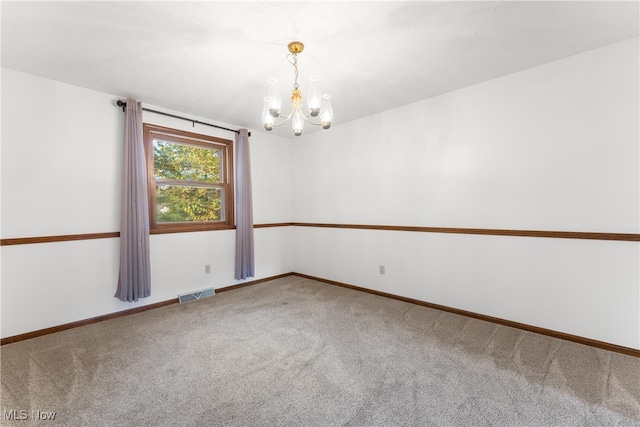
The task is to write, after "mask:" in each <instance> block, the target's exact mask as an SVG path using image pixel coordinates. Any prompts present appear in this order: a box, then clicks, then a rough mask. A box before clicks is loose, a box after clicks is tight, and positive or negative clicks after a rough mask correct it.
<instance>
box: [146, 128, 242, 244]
mask: <svg viewBox="0 0 640 427" xmlns="http://www.w3.org/2000/svg"><path fill="white" fill-rule="evenodd" d="M144 143H145V151H146V154H147V176H148V185H149V187H148V188H149V215H150V221H149V224H150V228H151V233H175V232H181V231H200V230H213V229H224V228H233V225H234V224H233V142H232V141H230V140H226V139H221V138H216V137H213V136H207V135H199V134H195V133H191V132H184V131H180V130H175V129H169V128H165V127H160V126H155V125H150V124H146V123H145V124H144Z"/></svg>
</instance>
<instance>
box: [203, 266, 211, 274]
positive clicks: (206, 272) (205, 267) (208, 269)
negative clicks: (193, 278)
mask: <svg viewBox="0 0 640 427" xmlns="http://www.w3.org/2000/svg"><path fill="white" fill-rule="evenodd" d="M204 274H211V265H210V264H206V265H205V266H204Z"/></svg>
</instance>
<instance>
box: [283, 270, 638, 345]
mask: <svg viewBox="0 0 640 427" xmlns="http://www.w3.org/2000/svg"><path fill="white" fill-rule="evenodd" d="M294 275H296V276H299V277H304V278H305V279H311V280H317V281H318V282H323V283H327V284H330V285H336V286H341V287H343V288H349V289H353V290H356V291H361V292H366V293H369V294H373V295H378V296H381V297H386V298H392V299H395V300H398V301H404V302H408V303H411V304H416V305H421V306H423V307H429V308H433V309H436V310H441V311H446V312H448V313H454V314H458V315H461V316H466V317H471V318H474V319H479V320H484V321H486V322H491V323H496V324H499V325H503V326H509V327H511V328H516V329H521V330H524V331H529V332H535V333H537V334H541V335H546V336H550V337H553V338H560V339H563V340H567V341H572V342H576V343H579V344H584V345H588V346H590V347H596V348H601V349H603V350H608V351H613V352H616V353H621V354H626V355H628V356H633V357H640V350H636V349H634V348H629V347H623V346H620V345H617V344H611V343H607V342H603V341H598V340H594V339H591V338H584V337H580V336H577V335H571V334H567V333H564V332H558V331H554V330H551V329H545V328H539V327H537V326H531V325H527V324H524V323H519V322H513V321H511V320H505V319H500V318H498V317H492V316H486V315H484V314H479V313H474V312H471V311H466V310H460V309H458V308H453V307H447V306H445V305H440V304H433V303H430V302H426V301H421V300H417V299H413V298H407V297H403V296H399V295H394V294H390V293H387V292H381V291H375V290H373V289H367V288H363V287H360V286H354V285H350V284H347V283H342V282H336V281H334V280H328V279H323V278H322V277H315V276H309V275H308V274H301V273H294Z"/></svg>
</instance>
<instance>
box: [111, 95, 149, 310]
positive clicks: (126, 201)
mask: <svg viewBox="0 0 640 427" xmlns="http://www.w3.org/2000/svg"><path fill="white" fill-rule="evenodd" d="M124 127H125V134H124V156H123V157H124V164H123V168H122V169H123V174H122V206H121V213H120V276H119V278H118V290H117V291H116V294H115V295H114V296H115V297H116V298H118V299H120V300H122V301H129V302H131V301H138V298H145V297H148V296H149V295H151V268H150V262H149V199H148V198H147V165H146V161H145V155H144V140H143V137H142V104H141V103H140V102H138V101H136V100H135V99H131V98H127V107H126V117H125V124H124Z"/></svg>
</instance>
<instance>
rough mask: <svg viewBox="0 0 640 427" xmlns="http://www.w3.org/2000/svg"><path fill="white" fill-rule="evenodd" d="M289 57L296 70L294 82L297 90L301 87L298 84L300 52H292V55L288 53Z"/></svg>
mask: <svg viewBox="0 0 640 427" xmlns="http://www.w3.org/2000/svg"><path fill="white" fill-rule="evenodd" d="M287 59H288V60H289V63H291V65H293V68H294V70H295V80H294V83H293V88H294V89H295V90H297V89H298V88H299V85H298V54H297V53H292V54H290V55H287Z"/></svg>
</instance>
